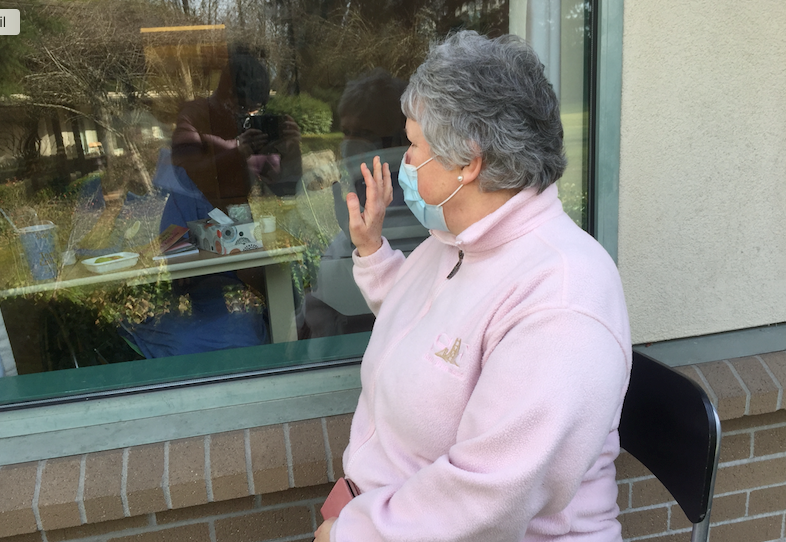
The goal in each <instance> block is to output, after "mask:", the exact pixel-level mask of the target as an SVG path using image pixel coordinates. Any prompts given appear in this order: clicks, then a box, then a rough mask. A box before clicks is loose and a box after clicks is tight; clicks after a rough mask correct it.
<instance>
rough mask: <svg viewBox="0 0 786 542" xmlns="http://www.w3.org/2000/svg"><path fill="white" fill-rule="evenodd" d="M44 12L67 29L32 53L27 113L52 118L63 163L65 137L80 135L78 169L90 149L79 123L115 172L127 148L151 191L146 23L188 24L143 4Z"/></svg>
mask: <svg viewBox="0 0 786 542" xmlns="http://www.w3.org/2000/svg"><path fill="white" fill-rule="evenodd" d="M41 9H45V10H46V11H47V15H48V16H49V17H52V18H55V19H57V20H60V21H62V23H63V27H64V28H63V30H62V31H60V32H49V33H47V34H45V35H44V36H42V38H41V39H40V42H39V43H36V44H34V46H33V47H32V49H31V54H29V55H28V57H27V59H26V67H27V70H28V73H27V74H26V75H25V76H24V77H23V79H22V87H23V89H22V90H23V92H24V94H25V95H26V96H27V98H28V100H27V101H26V102H25V103H23V104H21V105H22V106H23V107H27V108H30V107H35V108H36V109H37V110H38V111H39V112H40V111H50V114H49V115H47V116H48V117H49V118H50V119H51V122H52V124H53V125H54V126H55V129H54V130H53V133H54V136H55V138H56V139H57V141H56V143H57V150H58V155H61V156H65V153H64V151H63V150H62V149H61V147H62V146H63V143H62V138H61V136H60V134H61V132H62V131H64V130H65V131H66V132H68V131H72V132H74V136H75V137H74V138H73V139H74V142H73V144H74V151H75V153H76V156H77V160H78V161H83V160H84V155H85V149H83V148H82V147H81V138H80V137H79V129H78V126H77V125H76V124H77V119H79V118H84V119H89V120H90V121H92V123H94V124H95V125H96V126H97V127H98V135H99V138H100V140H101V144H102V148H103V149H104V151H105V153H106V154H107V157H108V160H109V161H110V164H109V165H110V171H111V161H112V160H113V157H114V154H115V152H114V151H115V149H116V148H118V147H121V148H123V149H124V150H125V151H126V153H127V154H128V155H129V157H130V159H131V162H132V164H133V166H134V169H135V170H136V174H137V175H136V177H137V179H138V181H139V182H140V183H141V184H142V185H144V186H147V187H150V186H151V182H150V174H149V172H148V171H147V167H146V165H145V162H144V160H143V159H142V157H141V152H140V148H139V145H140V143H141V140H140V137H141V135H140V133H139V129H138V126H139V120H140V118H141V116H142V115H144V114H146V113H147V111H146V106H145V102H144V101H143V100H142V99H141V98H142V97H143V94H144V91H145V83H146V66H145V59H144V54H143V47H142V41H141V38H140V35H139V29H140V27H143V26H146V24H145V23H146V22H147V21H152V20H155V21H156V23H157V24H160V22H161V21H162V20H164V21H167V22H168V23H169V24H174V23H176V22H178V21H179V20H182V19H183V16H182V15H180V14H178V12H175V11H173V10H171V9H161V8H155V6H153V5H151V4H148V3H145V2H141V1H130V2H126V3H124V4H123V9H118V6H117V4H115V3H110V2H105V3H89V4H87V3H83V2H59V3H53V4H47V5H45V6H44V7H42V8H41ZM147 26H149V25H147ZM58 112H59V113H58ZM61 120H64V122H65V125H61V123H60V121H61Z"/></svg>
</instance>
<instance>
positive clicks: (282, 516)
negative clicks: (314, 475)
mask: <svg viewBox="0 0 786 542" xmlns="http://www.w3.org/2000/svg"><path fill="white" fill-rule="evenodd" d="M215 530H216V542H257V541H259V540H269V539H273V538H283V537H287V536H297V535H304V536H308V535H309V534H310V533H313V526H312V523H311V513H310V512H309V509H308V508H307V507H305V506H293V507H289V508H279V509H276V510H267V511H264V512H254V513H250V514H246V515H244V516H236V517H231V518H225V519H217V520H216V521H215Z"/></svg>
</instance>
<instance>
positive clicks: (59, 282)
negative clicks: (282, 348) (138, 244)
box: [0, 246, 305, 343]
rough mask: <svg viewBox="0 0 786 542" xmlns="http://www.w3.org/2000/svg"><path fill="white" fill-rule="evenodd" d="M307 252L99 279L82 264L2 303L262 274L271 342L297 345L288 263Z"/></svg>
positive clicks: (185, 263)
mask: <svg viewBox="0 0 786 542" xmlns="http://www.w3.org/2000/svg"><path fill="white" fill-rule="evenodd" d="M304 248H305V247H303V246H292V247H285V248H276V249H272V250H265V249H260V250H250V251H248V252H240V253H236V254H216V253H213V252H207V251H205V250H200V251H199V253H197V254H189V255H185V256H179V257H177V256H175V257H170V258H168V259H166V260H161V261H150V260H149V259H145V258H142V257H140V260H139V262H138V263H137V264H136V265H135V266H134V267H130V268H127V269H121V270H118V271H114V272H109V273H105V274H93V273H91V272H90V271H88V270H87V269H85V267H84V266H83V265H81V264H80V263H76V264H74V265H72V266H67V267H64V268H63V269H62V270H61V272H60V274H59V276H58V278H57V279H55V280H51V281H47V282H39V283H35V284H31V285H28V286H21V287H18V288H11V289H8V290H3V291H0V299H3V298H6V297H12V296H18V295H24V294H29V293H35V292H46V291H52V290H58V289H61V288H74V287H83V286H89V285H91V284H102V283H108V282H124V283H126V284H130V285H134V284H144V283H151V282H158V281H162V280H175V279H181V278H188V277H198V276H201V275H209V274H212V273H222V272H225V271H239V270H241V269H250V268H262V269H263V272H264V275H265V290H266V291H265V297H266V300H267V306H268V311H269V316H270V334H271V341H272V342H274V343H279V342H287V341H295V340H297V326H296V323H295V300H294V295H293V293H292V276H291V272H290V269H289V265H288V263H289V262H292V261H297V260H301V259H302V258H303V256H302V254H301V253H302V252H303V250H304Z"/></svg>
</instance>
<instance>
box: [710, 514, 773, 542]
mask: <svg viewBox="0 0 786 542" xmlns="http://www.w3.org/2000/svg"><path fill="white" fill-rule="evenodd" d="M782 524H783V514H782V513H781V514H778V515H776V516H769V517H764V518H757V519H749V520H743V521H739V522H737V523H725V524H723V525H712V526H711V527H710V539H711V540H712V542H743V541H744V542H765V541H769V540H780V537H781V525H782Z"/></svg>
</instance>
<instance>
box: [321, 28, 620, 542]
mask: <svg viewBox="0 0 786 542" xmlns="http://www.w3.org/2000/svg"><path fill="white" fill-rule="evenodd" d="M402 104H403V110H404V113H405V114H406V116H407V136H408V138H409V140H410V142H411V146H410V148H409V150H407V152H406V155H405V156H404V158H403V163H402V166H401V172H400V173H399V179H400V181H401V184H402V185H403V186H405V187H406V200H407V202H408V204H409V206H410V208H411V209H412V211H413V212H414V213H415V215H416V216H418V218H420V219H421V221H422V222H423V223H424V225H426V227H428V228H430V230H431V236H430V237H429V238H428V239H426V240H425V241H424V242H423V243H422V244H421V245H420V246H419V247H418V248H417V249H416V250H415V251H414V252H412V254H411V255H410V256H409V257H408V258H406V259H405V258H404V256H403V255H402V254H401V253H398V252H395V251H392V250H391V249H390V247H389V245H388V243H387V241H386V240H385V239H383V238H382V237H381V234H380V232H381V229H380V227H381V223H382V218H383V216H384V208H385V205H386V203H387V202H389V201H390V197H391V196H390V191H391V188H390V176H389V168H388V166H387V164H385V165H382V164H380V163H379V161H378V160H377V161H375V162H374V163H373V165H372V170H371V171H370V170H369V169H368V168H365V167H364V168H363V175H364V178H365V182H366V184H367V191H368V195H367V203H366V206H365V209H364V210H363V212H362V213H361V212H360V209H359V205H358V201H357V198H356V197H353V196H349V197H348V198H347V205H348V208H349V212H350V217H351V218H350V221H351V224H350V229H351V234H352V239H353V242H354V243H355V245H356V247H357V251H356V253H355V254H354V259H355V268H354V273H355V278H356V280H357V283H358V285H359V286H360V287H361V290H362V291H363V292H364V295H365V296H366V299H367V301H368V304H369V306H370V307H371V308H372V310H373V311H374V313H375V314H376V315H377V320H376V323H375V325H374V331H373V333H372V336H371V340H370V342H369V345H368V349H367V350H366V353H365V356H364V358H363V363H362V366H361V377H362V385H363V390H362V393H361V395H360V400H359V402H358V406H357V410H356V412H355V416H354V419H353V422H352V429H351V435H350V441H349V446H348V447H347V449H346V451H345V453H344V471H345V474H346V476H347V477H348V478H350V479H351V480H352V481H353V482H355V484H356V485H357V486H358V488H359V489H360V495H359V496H357V497H356V498H355V499H354V500H352V501H351V502H350V503H349V504H348V505H347V506H346V507H344V509H343V510H342V511H341V513H340V514H339V516H338V517H337V518H330V519H328V520H327V521H325V522H324V523H323V524H322V525H321V526H320V527H319V529H318V530H317V532H316V537H317V541H318V542H323V541H328V540H330V541H332V542H345V541H346V542H350V541H353V542H356V541H361V542H376V541H442V540H444V541H450V542H459V541H468V542H469V541H471V542H493V541H508V542H520V541H532V542H534V541H539V542H540V541H547V540H548V541H561V542H567V541H571V542H574V541H592V542H618V541H621V540H622V538H621V535H620V524H619V522H618V521H617V519H616V517H617V513H618V511H619V510H618V507H617V504H616V497H617V487H616V483H615V469H614V459H615V458H616V457H617V455H618V452H619V438H618V433H617V426H618V422H619V418H620V411H621V408H622V401H623V397H624V394H625V390H626V387H627V382H628V376H629V370H630V363H631V352H630V334H629V327H628V317H627V312H626V309H625V300H624V298H623V293H622V287H621V284H620V279H619V275H618V273H617V270H616V268H615V266H614V263H613V262H612V260H611V259H610V258H609V257H608V255H607V254H606V253H605V251H604V250H603V248H602V247H601V246H600V245H598V243H596V242H595V241H594V240H593V239H592V238H591V237H590V236H589V235H587V234H586V233H585V232H583V231H582V230H581V229H579V228H578V227H577V226H576V225H575V224H574V223H573V222H572V221H571V219H570V218H569V217H568V216H567V215H566V214H565V213H564V212H563V210H562V206H561V204H560V202H559V200H558V199H557V187H556V186H555V184H554V183H555V181H556V180H557V179H558V178H559V177H560V175H561V174H562V172H563V170H564V168H565V158H564V155H563V147H562V127H561V123H560V116H559V108H558V105H557V98H556V96H555V95H554V92H553V90H552V88H551V86H550V84H549V83H548V81H547V80H546V78H545V76H544V74H543V67H542V65H541V64H540V62H539V61H538V58H537V56H536V55H535V53H534V52H533V51H532V50H531V49H530V48H529V47H528V46H527V44H526V43H525V42H524V41H522V40H521V39H519V38H516V37H514V36H503V37H501V38H498V39H494V40H490V39H486V38H484V37H481V36H479V35H477V34H476V33H474V32H461V33H458V34H455V35H453V36H452V37H450V38H449V39H447V40H446V41H445V42H444V43H443V44H441V45H439V46H437V47H434V48H433V49H432V50H431V52H430V53H429V55H428V57H427V59H426V61H425V62H424V63H423V65H421V66H420V67H419V68H418V70H417V72H416V73H415V74H414V75H413V77H412V79H411V80H410V83H409V86H408V88H407V90H406V92H405V93H404V95H403V96H402Z"/></svg>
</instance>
